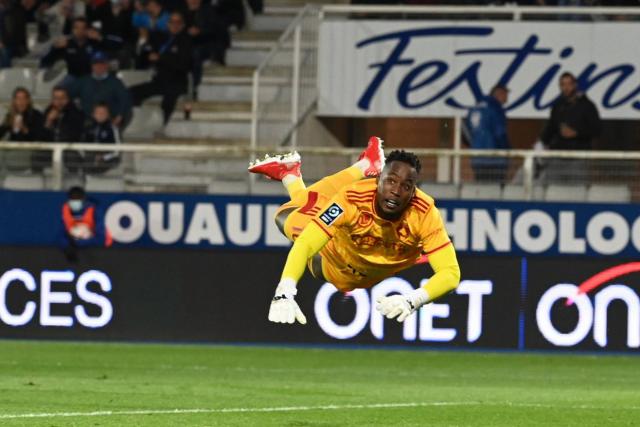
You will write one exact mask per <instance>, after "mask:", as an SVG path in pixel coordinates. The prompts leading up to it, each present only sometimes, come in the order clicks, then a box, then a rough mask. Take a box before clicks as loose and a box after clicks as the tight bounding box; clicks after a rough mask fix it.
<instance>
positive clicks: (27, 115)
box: [0, 87, 44, 141]
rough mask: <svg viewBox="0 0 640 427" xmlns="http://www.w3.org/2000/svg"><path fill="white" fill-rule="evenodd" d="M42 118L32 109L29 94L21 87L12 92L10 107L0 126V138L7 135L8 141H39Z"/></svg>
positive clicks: (42, 123)
mask: <svg viewBox="0 0 640 427" xmlns="http://www.w3.org/2000/svg"><path fill="white" fill-rule="evenodd" d="M43 125H44V116H43V115H42V113H41V112H40V111H38V110H37V109H35V108H34V107H33V104H32V101H31V93H29V91H28V90H27V89H25V88H23V87H17V88H16V89H15V90H14V91H13V99H12V101H11V107H10V109H9V111H8V112H7V114H6V116H5V118H4V121H3V123H2V125H0V138H4V136H5V135H6V134H7V133H9V140H10V141H41V140H42V138H43Z"/></svg>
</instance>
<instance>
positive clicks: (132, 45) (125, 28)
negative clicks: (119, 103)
mask: <svg viewBox="0 0 640 427" xmlns="http://www.w3.org/2000/svg"><path fill="white" fill-rule="evenodd" d="M110 4H111V20H110V21H108V22H107V23H106V24H105V25H104V27H103V28H102V32H103V34H106V35H108V36H114V37H118V38H119V39H120V40H122V47H121V48H120V50H118V51H117V52H115V55H114V56H115V59H117V60H118V68H119V69H121V70H122V69H126V68H133V59H134V57H135V52H136V42H137V41H138V31H137V30H136V29H135V28H134V26H133V2H132V0H111V2H110Z"/></svg>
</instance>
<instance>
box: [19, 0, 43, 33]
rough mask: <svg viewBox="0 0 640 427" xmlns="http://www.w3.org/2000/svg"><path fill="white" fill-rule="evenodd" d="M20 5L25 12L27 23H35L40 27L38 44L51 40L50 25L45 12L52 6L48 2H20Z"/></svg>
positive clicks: (32, 0)
mask: <svg viewBox="0 0 640 427" xmlns="http://www.w3.org/2000/svg"><path fill="white" fill-rule="evenodd" d="M20 5H21V7H22V9H23V10H24V12H25V16H26V19H27V22H35V23H36V24H37V26H38V42H39V43H44V42H46V41H47V40H49V25H48V23H47V19H46V15H45V11H46V10H47V9H48V8H49V6H50V4H49V2H48V1H46V0H20Z"/></svg>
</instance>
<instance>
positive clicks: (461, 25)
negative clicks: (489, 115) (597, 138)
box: [318, 20, 640, 119]
mask: <svg viewBox="0 0 640 427" xmlns="http://www.w3.org/2000/svg"><path fill="white" fill-rule="evenodd" d="M319 49H320V52H319V55H320V57H319V64H320V65H319V70H318V85H319V91H320V99H319V114H320V115H325V116H353V117H392V116H395V117H451V116H453V115H460V114H463V112H464V110H465V109H467V108H469V107H471V106H473V105H474V104H475V103H476V102H477V101H478V100H479V99H480V98H481V97H482V96H484V95H486V94H487V93H488V92H489V91H490V89H491V87H493V86H494V85H495V84H497V83H501V84H505V85H507V86H508V87H509V89H510V94H509V102H508V104H507V106H506V107H507V115H508V116H509V117H520V118H546V117H548V115H549V109H550V106H551V105H552V103H553V102H554V100H555V99H556V98H557V97H558V95H559V88H558V78H559V76H560V75H561V74H562V73H563V72H566V71H568V72H571V73H573V74H575V75H576V77H577V78H578V81H579V87H580V88H581V90H583V91H585V92H586V93H587V95H588V96H589V98H590V99H591V100H592V101H593V102H594V103H595V104H596V106H597V108H598V110H599V112H600V115H601V117H603V118H609V119H637V118H639V117H640V70H639V68H640V26H639V25H638V24H636V23H578V22H575V23H574V22H549V23H542V22H483V21H467V22H447V21H369V20H363V21H359V20H356V21H336V22H330V21H329V22H324V23H323V24H322V27H321V31H320V46H319Z"/></svg>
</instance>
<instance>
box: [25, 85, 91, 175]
mask: <svg viewBox="0 0 640 427" xmlns="http://www.w3.org/2000/svg"><path fill="white" fill-rule="evenodd" d="M44 117H45V121H44V129H43V136H44V138H43V139H44V140H45V141H51V142H80V141H81V140H82V134H83V132H84V121H85V117H84V114H83V113H82V111H80V110H79V109H78V108H77V107H76V106H75V104H74V103H73V102H71V100H70V98H69V92H68V91H67V89H65V88H64V87H61V86H58V87H55V88H54V89H53V91H52V93H51V104H50V105H49V106H48V107H47V109H46V110H45V112H44ZM73 153H74V152H72V151H65V153H64V156H65V159H64V163H65V166H67V167H68V169H69V170H70V171H72V172H76V171H78V170H79V167H80V166H81V165H79V164H77V162H76V155H74V154H73ZM50 164H51V152H50V151H37V152H35V153H34V154H33V156H32V162H31V169H32V170H34V171H35V172H39V171H42V169H43V168H44V167H45V166H49V165H50Z"/></svg>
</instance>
